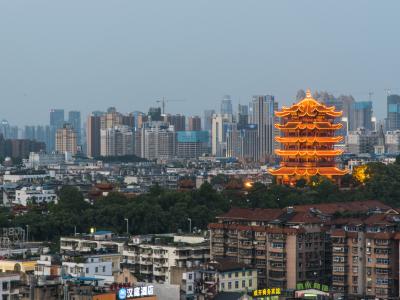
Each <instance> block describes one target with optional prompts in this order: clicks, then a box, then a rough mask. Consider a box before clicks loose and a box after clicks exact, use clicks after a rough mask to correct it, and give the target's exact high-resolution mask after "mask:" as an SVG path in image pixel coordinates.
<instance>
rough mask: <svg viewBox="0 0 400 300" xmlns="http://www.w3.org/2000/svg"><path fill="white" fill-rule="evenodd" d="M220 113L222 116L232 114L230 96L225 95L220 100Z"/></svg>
mask: <svg viewBox="0 0 400 300" xmlns="http://www.w3.org/2000/svg"><path fill="white" fill-rule="evenodd" d="M220 113H221V114H222V115H224V114H230V115H232V114H233V110H232V100H231V96H229V95H225V96H224V98H223V99H222V101H221V110H220Z"/></svg>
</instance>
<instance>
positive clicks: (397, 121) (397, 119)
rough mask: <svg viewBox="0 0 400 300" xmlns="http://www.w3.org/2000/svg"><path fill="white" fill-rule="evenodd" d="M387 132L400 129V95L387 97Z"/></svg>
mask: <svg viewBox="0 0 400 300" xmlns="http://www.w3.org/2000/svg"><path fill="white" fill-rule="evenodd" d="M386 122H387V124H386V130H397V129H400V95H388V96H387V119H386Z"/></svg>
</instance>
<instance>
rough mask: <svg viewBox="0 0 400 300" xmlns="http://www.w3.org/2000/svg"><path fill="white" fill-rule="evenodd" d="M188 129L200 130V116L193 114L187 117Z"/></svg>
mask: <svg viewBox="0 0 400 300" xmlns="http://www.w3.org/2000/svg"><path fill="white" fill-rule="evenodd" d="M188 129H189V131H200V130H201V118H200V117H198V116H193V117H189V118H188Z"/></svg>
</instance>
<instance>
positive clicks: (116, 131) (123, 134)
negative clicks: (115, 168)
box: [100, 125, 134, 156]
mask: <svg viewBox="0 0 400 300" xmlns="http://www.w3.org/2000/svg"><path fill="white" fill-rule="evenodd" d="M100 154H101V156H124V155H133V154H134V134H133V130H132V128H131V127H130V126H127V125H121V126H115V127H113V128H105V129H101V130H100Z"/></svg>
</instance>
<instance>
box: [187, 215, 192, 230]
mask: <svg viewBox="0 0 400 300" xmlns="http://www.w3.org/2000/svg"><path fill="white" fill-rule="evenodd" d="M187 220H188V221H189V232H190V233H192V219H191V218H187Z"/></svg>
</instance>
